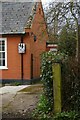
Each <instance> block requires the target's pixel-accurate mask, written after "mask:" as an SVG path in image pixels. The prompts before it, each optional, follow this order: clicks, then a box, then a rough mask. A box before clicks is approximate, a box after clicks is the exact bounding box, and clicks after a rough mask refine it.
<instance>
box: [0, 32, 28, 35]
mask: <svg viewBox="0 0 80 120" xmlns="http://www.w3.org/2000/svg"><path fill="white" fill-rule="evenodd" d="M25 34H26V32H21V33H19V32H16V33H13V32H11V33H0V35H25Z"/></svg>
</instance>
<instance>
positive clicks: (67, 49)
mask: <svg viewBox="0 0 80 120" xmlns="http://www.w3.org/2000/svg"><path fill="white" fill-rule="evenodd" d="M75 38H76V33H75V31H72V30H70V29H68V27H67V26H64V27H63V28H62V30H61V32H60V36H59V44H58V45H59V50H60V52H64V53H65V54H67V55H68V56H75V55H76V39H75Z"/></svg>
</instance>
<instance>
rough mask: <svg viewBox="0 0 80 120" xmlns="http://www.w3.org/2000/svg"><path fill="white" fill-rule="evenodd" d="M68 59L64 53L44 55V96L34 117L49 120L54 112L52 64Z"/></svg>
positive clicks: (42, 63) (42, 65)
mask: <svg viewBox="0 0 80 120" xmlns="http://www.w3.org/2000/svg"><path fill="white" fill-rule="evenodd" d="M64 59H67V56H65V54H62V53H59V52H57V53H54V52H45V53H43V54H42V61H41V78H42V83H43V86H44V92H43V95H42V96H41V97H40V101H39V103H38V105H37V108H36V110H35V111H34V114H33V115H34V116H36V115H37V116H36V117H39V118H40V119H43V118H46V119H47V118H49V117H50V116H51V113H52V111H53V73H52V63H53V62H61V61H64Z"/></svg>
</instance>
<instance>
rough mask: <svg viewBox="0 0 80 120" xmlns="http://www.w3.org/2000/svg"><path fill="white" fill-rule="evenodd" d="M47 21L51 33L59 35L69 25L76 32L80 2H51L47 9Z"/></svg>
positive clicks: (79, 0)
mask: <svg viewBox="0 0 80 120" xmlns="http://www.w3.org/2000/svg"><path fill="white" fill-rule="evenodd" d="M45 13H46V21H47V24H48V28H49V33H50V34H51V33H52V34H55V33H56V34H58V32H59V31H60V30H61V29H62V27H63V26H64V25H66V24H69V27H70V28H71V29H75V30H76V27H77V26H76V24H77V22H78V16H79V15H80V0H78V1H75V2H74V0H73V1H71V2H69V1H64V2H53V1H52V2H51V3H50V4H49V5H48V6H46V8H45Z"/></svg>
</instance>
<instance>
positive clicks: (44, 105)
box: [33, 94, 51, 120]
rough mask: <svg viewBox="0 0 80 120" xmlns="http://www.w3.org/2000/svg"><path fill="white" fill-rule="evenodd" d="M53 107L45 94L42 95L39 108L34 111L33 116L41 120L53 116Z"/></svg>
mask: <svg viewBox="0 0 80 120" xmlns="http://www.w3.org/2000/svg"><path fill="white" fill-rule="evenodd" d="M50 111H51V108H50V106H49V103H48V100H47V98H46V96H45V95H44V94H42V95H41V96H40V100H39V103H38V105H37V108H36V109H35V111H34V112H33V117H34V118H37V119H40V120H44V119H45V120H47V119H49V118H50V117H51V114H50Z"/></svg>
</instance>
